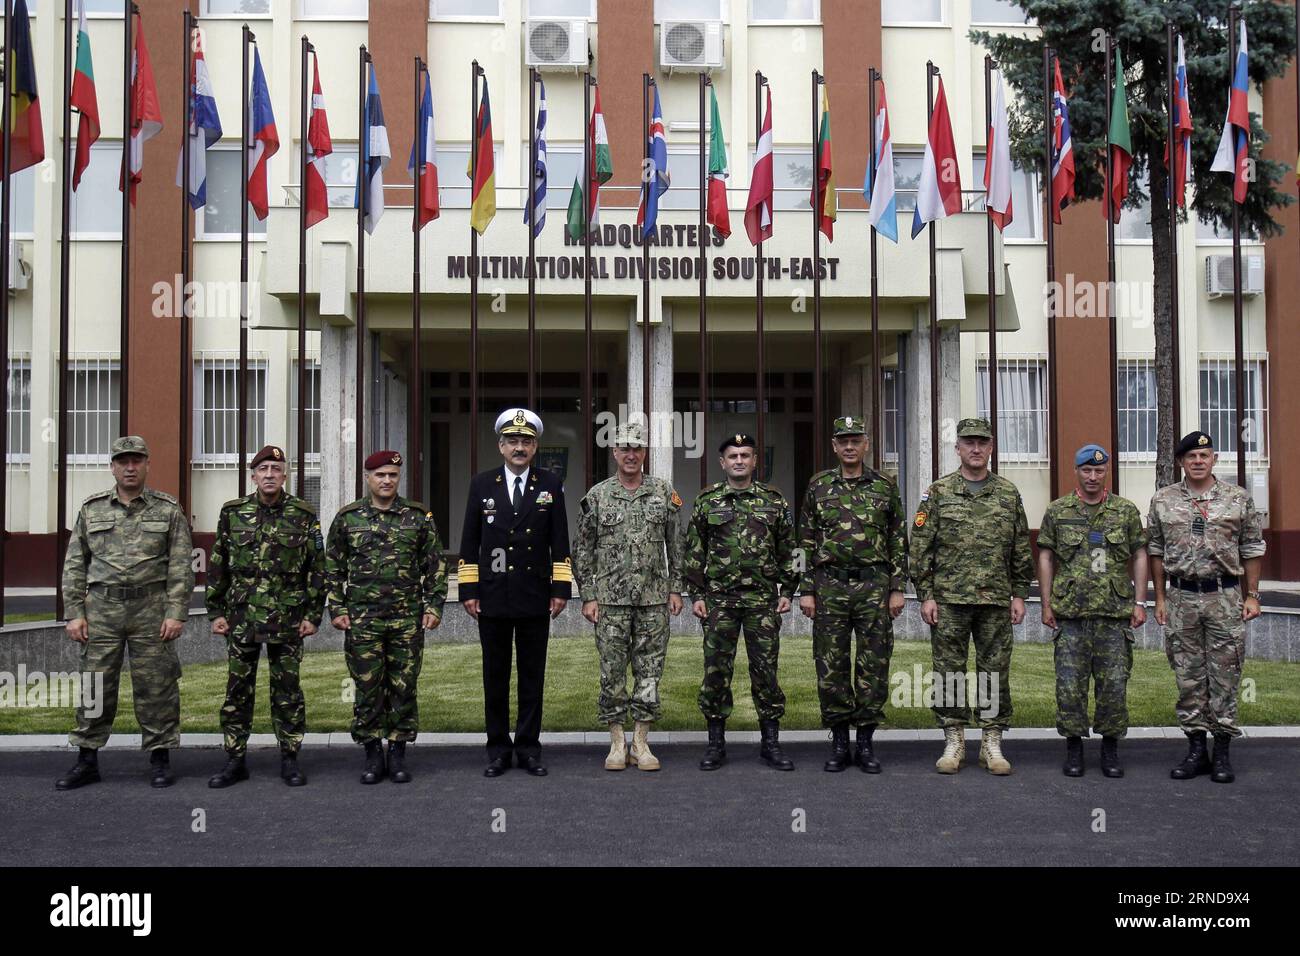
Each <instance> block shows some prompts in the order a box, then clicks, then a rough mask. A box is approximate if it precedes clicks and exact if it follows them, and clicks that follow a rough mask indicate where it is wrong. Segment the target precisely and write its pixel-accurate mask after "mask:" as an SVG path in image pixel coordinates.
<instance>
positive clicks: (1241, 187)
mask: <svg viewBox="0 0 1300 956" xmlns="http://www.w3.org/2000/svg"><path fill="white" fill-rule="evenodd" d="M1240 22H1241V38H1240V39H1239V40H1238V41H1237V63H1236V68H1235V69H1234V70H1233V71H1232V88H1231V89H1230V90H1229V91H1228V115H1227V118H1225V119H1224V121H1223V137H1222V138H1221V139H1220V140H1219V150H1218V152H1216V153H1215V154H1214V162H1213V163H1211V164H1210V169H1212V170H1214V171H1215V172H1217V173H1232V175H1233V183H1232V198H1233V199H1234V200H1235V201H1236V202H1238V203H1243V202H1245V201H1246V175H1247V167H1246V163H1247V161H1248V159H1249V153H1250V111H1249V109H1248V108H1247V106H1246V83H1247V79H1246V20H1245V18H1244V17H1243V18H1242V19H1241V21H1240Z"/></svg>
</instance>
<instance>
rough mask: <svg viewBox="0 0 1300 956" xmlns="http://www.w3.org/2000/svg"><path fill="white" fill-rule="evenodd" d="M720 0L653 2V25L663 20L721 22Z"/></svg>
mask: <svg viewBox="0 0 1300 956" xmlns="http://www.w3.org/2000/svg"><path fill="white" fill-rule="evenodd" d="M725 15H726V14H725V11H724V10H723V9H722V0H655V23H663V22H664V21H665V20H722V19H724V18H725Z"/></svg>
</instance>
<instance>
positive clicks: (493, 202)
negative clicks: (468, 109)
mask: <svg viewBox="0 0 1300 956" xmlns="http://www.w3.org/2000/svg"><path fill="white" fill-rule="evenodd" d="M473 149H474V150H475V152H476V153H477V155H478V162H477V163H474V161H473V157H472V156H471V159H470V163H471V166H470V169H467V170H466V173H467V174H468V175H470V176H472V177H473V183H474V186H473V191H472V193H471V195H472V196H473V197H474V200H473V203H472V204H471V206H470V211H469V224H470V225H471V226H472V227H473V228H474V231H475V232H477V233H478V234H479V235H480V236H481V235H483V233H484V232H485V231H487V227H488V223H490V222H491V221H492V217H493V216H495V215H496V214H497V185H496V170H495V169H493V164H492V108H491V106H489V105H488V85H487V77H486V76H485V77H483V100H482V101H481V102H480V103H479V107H478V121H477V124H476V128H475V130H474V145H473Z"/></svg>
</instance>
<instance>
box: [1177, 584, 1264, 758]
mask: <svg viewBox="0 0 1300 956" xmlns="http://www.w3.org/2000/svg"><path fill="white" fill-rule="evenodd" d="M1166 601H1167V606H1168V610H1169V625H1168V627H1166V628H1165V653H1166V655H1168V657H1169V663H1170V664H1171V665H1172V666H1173V669H1174V679H1175V681H1176V682H1177V684H1178V707H1177V710H1178V725H1179V726H1180V727H1181V728H1182V729H1183V731H1184V732H1185V733H1188V732H1191V731H1193V730H1206V731H1209V732H1210V733H1214V734H1228V735H1229V736H1232V737H1239V736H1241V729H1240V728H1239V727H1238V726H1237V691H1238V689H1239V687H1240V685H1241V667H1242V664H1243V663H1244V662H1245V659H1246V622H1245V621H1243V620H1242V619H1241V606H1242V599H1241V590H1240V589H1239V588H1235V587H1233V588H1227V589H1226V590H1222V591H1211V592H1209V593H1207V594H1198V593H1196V592H1195V591H1183V590H1181V589H1179V588H1172V587H1171V588H1170V589H1169V592H1168V597H1167V598H1166Z"/></svg>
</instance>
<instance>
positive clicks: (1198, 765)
mask: <svg viewBox="0 0 1300 956" xmlns="http://www.w3.org/2000/svg"><path fill="white" fill-rule="evenodd" d="M1209 772H1210V754H1209V751H1208V750H1207V749H1206V746H1205V731H1203V730H1193V731H1192V732H1191V733H1190V734H1188V735H1187V756H1186V757H1184V758H1183V762H1182V763H1180V764H1179V765H1178V766H1177V767H1175V768H1174V769H1173V770H1170V771H1169V776H1171V777H1173V778H1174V779H1175V780H1191V779H1192V778H1193V777H1199V776H1200V775H1201V774H1203V773H1209Z"/></svg>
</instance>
